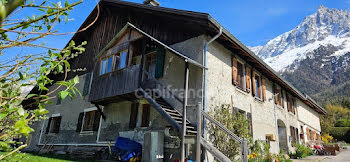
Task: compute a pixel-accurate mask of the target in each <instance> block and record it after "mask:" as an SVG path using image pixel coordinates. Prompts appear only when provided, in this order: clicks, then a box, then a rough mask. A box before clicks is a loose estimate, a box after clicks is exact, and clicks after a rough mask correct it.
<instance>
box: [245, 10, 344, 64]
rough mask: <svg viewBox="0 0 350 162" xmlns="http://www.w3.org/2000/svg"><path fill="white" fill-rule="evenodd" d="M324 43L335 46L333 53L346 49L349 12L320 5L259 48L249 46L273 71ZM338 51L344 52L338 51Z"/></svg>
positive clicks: (339, 53) (298, 59)
mask: <svg viewBox="0 0 350 162" xmlns="http://www.w3.org/2000/svg"><path fill="white" fill-rule="evenodd" d="M348 43H349V44H348ZM328 44H331V45H333V46H335V47H337V48H338V52H337V55H341V54H343V53H346V52H348V51H350V47H349V46H350V13H349V12H348V11H347V10H338V9H329V8H327V7H325V6H322V5H321V6H319V8H318V10H317V12H315V13H314V14H311V15H309V16H306V17H305V18H304V20H303V21H302V22H301V23H300V24H299V25H298V26H296V27H295V28H294V29H292V30H290V31H288V32H285V33H283V34H281V35H279V36H277V37H276V38H274V39H272V40H270V41H269V42H267V43H266V44H265V45H264V46H262V47H261V46H259V47H252V48H251V49H252V50H253V52H255V53H256V54H257V55H258V56H259V57H260V58H262V59H263V60H264V61H266V62H267V63H268V64H269V65H271V66H272V68H274V69H275V70H276V71H281V70H285V69H286V68H287V67H288V66H289V65H291V64H292V63H294V62H295V61H300V60H302V59H305V57H306V53H309V52H310V51H312V50H314V49H316V48H318V47H319V46H321V45H323V46H327V45H328ZM347 48H349V49H347ZM341 50H348V51H345V52H339V51H341Z"/></svg>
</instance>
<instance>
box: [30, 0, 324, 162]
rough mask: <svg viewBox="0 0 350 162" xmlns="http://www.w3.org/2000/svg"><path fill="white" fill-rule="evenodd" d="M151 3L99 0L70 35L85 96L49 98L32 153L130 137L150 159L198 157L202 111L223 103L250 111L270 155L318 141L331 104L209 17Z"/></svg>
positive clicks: (93, 146) (96, 146)
mask: <svg viewBox="0 0 350 162" xmlns="http://www.w3.org/2000/svg"><path fill="white" fill-rule="evenodd" d="M152 4H153V5H152ZM154 4H156V3H151V4H137V3H131V2H125V1H118V0H101V1H100V2H99V5H100V8H99V9H100V10H99V16H98V20H97V22H96V23H95V24H94V25H93V26H91V27H90V28H89V29H87V30H86V31H84V32H80V33H76V34H75V35H74V36H73V38H72V40H74V41H76V42H77V43H79V42H82V41H85V40H86V41H87V42H88V44H87V45H86V52H85V53H84V54H82V55H80V56H78V57H76V58H74V59H72V60H70V64H71V68H72V69H77V68H86V70H85V71H79V72H77V73H69V74H68V79H72V78H73V77H74V76H75V75H77V74H78V75H79V78H80V83H79V84H78V85H77V88H78V89H79V90H80V91H81V92H82V97H77V98H74V99H72V100H70V99H65V100H63V101H61V100H53V102H55V103H56V104H51V105H48V106H47V109H48V110H49V111H50V113H49V114H48V117H49V118H48V119H47V120H42V121H40V122H36V123H34V125H33V126H34V128H35V130H36V131H35V132H34V133H33V134H32V137H31V138H30V140H29V141H28V143H30V144H29V146H28V148H27V149H28V150H39V149H40V148H43V147H44V146H50V148H51V149H53V150H56V151H66V152H70V153H74V152H79V151H86V152H94V151H95V152H98V151H99V150H101V148H106V146H108V145H110V144H113V143H114V141H115V140H116V138H117V137H127V138H129V139H132V140H134V141H137V142H139V143H141V144H143V157H144V159H148V161H155V160H156V159H158V160H160V161H161V160H164V161H173V160H175V159H180V158H181V154H182V149H181V148H182V145H183V144H186V146H187V148H188V149H186V150H188V151H186V154H187V155H192V156H193V157H194V153H195V142H194V141H195V140H193V139H195V137H196V135H197V131H198V127H197V123H198V122H197V115H196V114H197V113H196V112H197V110H198V108H200V109H202V108H203V111H204V112H209V111H214V109H215V107H216V106H218V105H221V104H231V105H232V106H233V107H234V110H235V111H240V112H242V113H245V114H246V117H247V118H248V119H249V121H250V124H251V131H252V135H253V138H254V140H263V141H268V143H269V144H270V146H271V152H273V153H278V152H279V151H280V149H282V150H284V151H285V152H291V151H293V150H294V149H295V148H294V147H295V143H302V142H308V141H315V140H320V132H321V127H320V119H319V116H320V115H322V114H325V113H326V111H325V110H324V109H323V108H322V107H321V106H320V105H318V104H317V103H316V102H315V101H313V100H312V99H311V98H310V97H308V96H307V95H305V94H303V93H301V92H299V91H298V90H297V89H296V88H294V87H293V86H292V85H290V84H289V83H288V82H287V81H285V80H284V79H283V78H281V77H280V76H279V75H278V74H277V73H276V72H275V71H274V70H273V69H271V68H270V67H269V66H268V65H267V64H265V63H264V62H263V61H262V60H260V59H259V58H258V57H257V56H256V55H255V54H254V53H252V52H251V51H250V50H249V49H248V48H247V47H246V46H244V45H243V44H242V43H241V42H240V41H239V40H237V39H236V38H235V37H234V36H233V35H232V34H231V33H229V32H228V31H227V30H225V29H224V28H223V27H222V26H221V25H220V24H219V23H218V22H217V21H216V20H215V19H213V18H212V17H211V16H210V15H209V14H207V13H199V12H192V11H184V10H178V9H171V8H164V7H160V6H157V5H154ZM97 11H98V10H97V8H95V9H94V10H93V11H92V13H91V14H90V15H89V17H88V18H87V19H86V20H85V22H84V23H83V24H82V26H81V28H83V27H85V26H86V25H87V24H89V23H91V22H92V21H93V20H94V19H95V17H96V15H97V13H98V12H97ZM51 77H53V78H56V79H60V78H62V77H63V76H62V75H56V76H51ZM55 88H56V86H52V87H50V88H49V89H55ZM198 105H199V106H198ZM184 108H185V109H184ZM184 110H186V111H184ZM183 112H185V113H183ZM184 116H186V117H185V118H184ZM182 123H186V124H182ZM183 126H185V128H186V129H185V130H183ZM183 132H186V133H185V134H186V137H185V138H186V140H183V143H182V140H181V139H182V138H181V135H182V133H183ZM204 136H206V135H204Z"/></svg>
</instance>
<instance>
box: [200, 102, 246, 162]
mask: <svg viewBox="0 0 350 162" xmlns="http://www.w3.org/2000/svg"><path fill="white" fill-rule="evenodd" d="M197 107H198V108H197V142H196V144H197V148H196V149H197V150H196V160H197V161H200V157H201V155H200V152H201V151H200V149H201V147H200V145H202V146H203V147H205V148H206V150H207V151H209V152H210V153H211V154H213V155H214V156H215V157H216V158H217V159H218V160H220V161H224V162H226V161H231V160H230V159H229V158H228V157H227V156H225V155H224V154H223V153H222V152H220V151H219V150H218V149H216V148H215V147H214V146H212V145H211V144H209V143H208V142H207V141H206V140H205V139H204V138H203V137H202V130H201V128H202V122H203V121H204V120H205V119H207V120H209V121H210V122H211V123H213V124H214V125H215V126H217V127H218V128H220V129H221V130H222V131H224V132H225V133H226V134H228V135H229V136H230V137H231V138H233V139H234V140H235V141H237V142H238V143H240V144H241V159H242V161H243V162H247V161H248V143H247V140H246V139H244V138H240V137H238V136H237V135H235V134H234V133H233V132H231V131H230V130H229V129H227V128H226V127H225V126H224V125H222V124H221V123H220V122H219V121H217V120H215V119H214V118H213V117H211V116H210V115H209V114H207V113H205V112H203V111H202V104H201V103H198V106H197Z"/></svg>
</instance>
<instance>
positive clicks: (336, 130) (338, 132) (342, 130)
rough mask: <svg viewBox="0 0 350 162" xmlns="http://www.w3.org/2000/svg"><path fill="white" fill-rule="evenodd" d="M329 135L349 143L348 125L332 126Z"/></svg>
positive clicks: (349, 129) (349, 132)
mask: <svg viewBox="0 0 350 162" xmlns="http://www.w3.org/2000/svg"><path fill="white" fill-rule="evenodd" d="M330 135H331V136H333V138H334V139H337V141H345V142H347V143H350V127H333V128H332V129H331V131H330Z"/></svg>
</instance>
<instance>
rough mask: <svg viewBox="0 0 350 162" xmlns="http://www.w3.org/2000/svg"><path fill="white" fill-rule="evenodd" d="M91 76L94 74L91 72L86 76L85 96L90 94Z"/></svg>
mask: <svg viewBox="0 0 350 162" xmlns="http://www.w3.org/2000/svg"><path fill="white" fill-rule="evenodd" d="M91 76H92V75H91V73H87V74H86V76H85V82H84V89H83V96H86V95H88V94H89V88H90V82H91Z"/></svg>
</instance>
